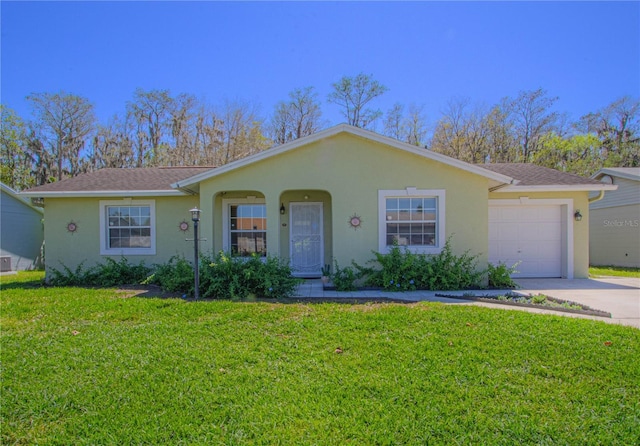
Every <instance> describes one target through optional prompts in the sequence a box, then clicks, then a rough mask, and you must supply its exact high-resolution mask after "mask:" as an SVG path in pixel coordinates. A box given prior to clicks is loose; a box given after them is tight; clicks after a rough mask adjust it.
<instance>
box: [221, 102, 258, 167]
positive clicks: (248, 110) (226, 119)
mask: <svg viewBox="0 0 640 446" xmlns="http://www.w3.org/2000/svg"><path fill="white" fill-rule="evenodd" d="M217 116H218V119H219V120H220V122H221V125H220V128H221V130H222V132H223V133H222V147H221V152H222V153H221V154H220V155H221V156H219V157H218V162H217V164H218V165H221V164H227V163H229V162H231V161H235V160H237V159H240V158H244V157H246V156H249V155H253V154H254V153H258V152H260V151H262V150H265V149H267V148H268V147H269V146H270V142H269V140H268V139H267V138H266V137H265V136H264V135H263V133H262V120H261V119H260V118H259V117H258V110H257V106H256V105H254V104H251V103H249V102H246V101H242V100H239V99H236V100H225V101H224V103H223V106H222V109H221V111H220V112H219V113H218V114H217Z"/></svg>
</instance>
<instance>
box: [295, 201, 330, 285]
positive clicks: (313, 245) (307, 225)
mask: <svg viewBox="0 0 640 446" xmlns="http://www.w3.org/2000/svg"><path fill="white" fill-rule="evenodd" d="M289 214H290V221H289V228H290V229H289V230H290V236H291V239H290V245H289V246H290V248H289V252H290V258H291V267H292V268H293V274H294V275H296V276H301V277H319V276H320V275H322V266H323V265H324V234H323V230H322V229H323V228H322V226H323V217H322V203H290V205H289Z"/></svg>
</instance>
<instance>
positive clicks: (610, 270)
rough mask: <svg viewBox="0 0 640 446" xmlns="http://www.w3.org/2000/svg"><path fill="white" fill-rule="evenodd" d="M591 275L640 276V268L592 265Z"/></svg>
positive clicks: (590, 268) (595, 276)
mask: <svg viewBox="0 0 640 446" xmlns="http://www.w3.org/2000/svg"><path fill="white" fill-rule="evenodd" d="M589 276H591V277H594V278H597V277H611V276H613V277H640V268H633V267H628V268H627V267H624V266H590V267H589Z"/></svg>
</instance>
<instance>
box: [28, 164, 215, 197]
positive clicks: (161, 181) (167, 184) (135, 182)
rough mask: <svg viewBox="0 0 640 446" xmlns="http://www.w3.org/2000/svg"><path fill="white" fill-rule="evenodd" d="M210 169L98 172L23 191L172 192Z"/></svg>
mask: <svg viewBox="0 0 640 446" xmlns="http://www.w3.org/2000/svg"><path fill="white" fill-rule="evenodd" d="M211 169H212V167H147V168H132V169H113V168H108V169H100V170H97V171H95V172H90V173H84V174H80V175H78V176H76V177H73V178H68V179H66V180H62V181H57V182H55V183H49V184H44V185H42V186H38V187H35V188H33V189H29V190H28V191H25V192H29V193H32V192H99V191H173V190H174V189H173V188H172V187H171V185H172V184H173V183H175V182H177V181H181V180H184V179H185V178H189V177H192V176H194V175H197V174H199V173H202V172H206V171H207V170H211Z"/></svg>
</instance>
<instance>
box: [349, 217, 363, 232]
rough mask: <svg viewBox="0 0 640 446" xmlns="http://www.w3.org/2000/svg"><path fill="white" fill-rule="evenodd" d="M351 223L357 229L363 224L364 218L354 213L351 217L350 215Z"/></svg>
mask: <svg viewBox="0 0 640 446" xmlns="http://www.w3.org/2000/svg"><path fill="white" fill-rule="evenodd" d="M349 225H350V226H351V227H352V228H353V229H356V230H357V229H358V228H359V227H361V226H362V218H361V217H360V216H358V214H353V215H352V216H351V217H349Z"/></svg>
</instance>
